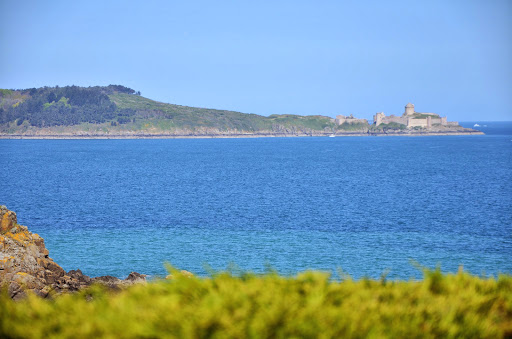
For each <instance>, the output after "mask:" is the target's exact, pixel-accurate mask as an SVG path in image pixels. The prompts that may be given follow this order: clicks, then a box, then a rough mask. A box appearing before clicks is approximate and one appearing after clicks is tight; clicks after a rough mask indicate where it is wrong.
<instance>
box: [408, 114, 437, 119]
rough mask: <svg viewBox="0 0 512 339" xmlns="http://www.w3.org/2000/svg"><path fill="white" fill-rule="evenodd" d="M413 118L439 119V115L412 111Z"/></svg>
mask: <svg viewBox="0 0 512 339" xmlns="http://www.w3.org/2000/svg"><path fill="white" fill-rule="evenodd" d="M412 116H413V119H426V118H427V117H432V119H440V118H441V117H440V116H439V115H437V114H421V113H414V114H413V115H412Z"/></svg>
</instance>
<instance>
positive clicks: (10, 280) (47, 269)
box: [0, 206, 146, 299]
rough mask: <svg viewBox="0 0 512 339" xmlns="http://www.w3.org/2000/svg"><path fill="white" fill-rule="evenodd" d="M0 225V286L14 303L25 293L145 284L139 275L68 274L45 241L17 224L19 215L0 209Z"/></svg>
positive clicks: (46, 294)
mask: <svg viewBox="0 0 512 339" xmlns="http://www.w3.org/2000/svg"><path fill="white" fill-rule="evenodd" d="M0 222H1V223H0V285H2V286H7V289H8V293H9V296H10V297H11V298H13V299H19V298H22V297H23V296H24V295H25V292H26V291H32V292H34V293H35V294H37V295H40V296H42V297H47V296H48V295H49V294H51V292H54V293H61V292H72V291H78V290H79V289H81V288H83V287H87V286H89V285H91V284H93V283H99V284H103V285H106V286H108V287H110V288H114V289H118V288H120V287H122V286H126V285H132V284H135V283H143V282H145V281H146V276H145V275H144V274H139V273H136V272H132V273H130V275H129V276H128V277H127V278H126V279H124V280H121V279H118V278H116V277H111V276H103V277H97V278H91V277H88V276H86V275H84V274H83V273H82V271H80V270H71V271H69V272H66V271H65V270H64V269H63V268H62V267H60V266H59V265H58V264H57V263H55V262H54V261H53V259H51V258H50V257H49V252H48V250H47V249H46V247H45V245H44V240H43V238H41V237H40V236H39V235H37V234H35V233H32V232H30V231H29V230H28V228H27V227H25V226H22V225H19V224H18V221H17V218H16V213H14V212H12V211H9V210H8V209H7V208H6V207H5V206H0Z"/></svg>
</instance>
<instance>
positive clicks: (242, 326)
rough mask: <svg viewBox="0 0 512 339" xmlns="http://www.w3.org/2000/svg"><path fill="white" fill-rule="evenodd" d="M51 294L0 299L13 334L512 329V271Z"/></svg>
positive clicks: (490, 334) (175, 283)
mask: <svg viewBox="0 0 512 339" xmlns="http://www.w3.org/2000/svg"><path fill="white" fill-rule="evenodd" d="M173 274H174V276H175V279H173V280H170V281H157V282H152V283H149V284H147V285H139V286H133V287H131V288H128V289H126V290H124V291H122V292H119V293H112V292H109V291H107V290H105V289H103V288H101V287H98V286H95V287H93V288H91V289H89V290H87V291H83V292H81V293H77V294H70V295H61V296H57V297H55V298H54V300H43V299H40V298H37V297H35V296H30V297H28V298H27V299H26V300H23V301H20V302H13V301H11V300H10V299H9V298H8V297H7V296H6V295H5V293H4V294H3V295H2V296H1V297H0V337H4V338H5V337H7V338H84V337H85V338H97V337H103V338H105V337H106V338H132V337H137V338H160V337H166V338H168V337H170V338H174V337H175V338H210V337H213V338H248V337H249V338H317V337H319V338H340V337H352V338H359V337H378V338H380V337H393V338H399V337H402V338H415V337H468V338H471V337H473V338H500V337H510V336H512V277H511V276H509V275H501V276H499V277H498V278H497V279H494V278H480V277H475V276H471V275H469V274H467V273H463V272H459V273H457V274H448V275H443V274H442V273H441V272H440V271H439V270H436V271H426V273H425V277H424V280H422V281H408V282H405V281H388V282H386V281H385V280H383V281H375V280H365V279H363V280H360V281H353V280H351V279H345V280H344V281H342V282H334V281H332V280H330V277H329V275H328V274H326V273H321V272H305V273H302V274H299V275H297V276H296V277H283V276H280V275H278V274H266V275H263V276H259V275H253V274H244V275H241V276H239V277H235V276H232V275H230V274H227V273H221V274H216V275H214V276H213V277H212V278H196V277H192V278H188V277H186V276H183V275H180V274H179V272H173Z"/></svg>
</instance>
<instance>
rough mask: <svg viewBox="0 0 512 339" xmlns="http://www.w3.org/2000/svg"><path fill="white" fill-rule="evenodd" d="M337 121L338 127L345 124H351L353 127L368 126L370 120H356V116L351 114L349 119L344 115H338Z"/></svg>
mask: <svg viewBox="0 0 512 339" xmlns="http://www.w3.org/2000/svg"><path fill="white" fill-rule="evenodd" d="M335 121H336V124H338V125H343V124H344V123H347V124H351V125H353V124H365V125H368V120H366V119H357V118H354V115H352V114H350V115H349V116H348V117H346V116H344V115H337V116H336V119H335Z"/></svg>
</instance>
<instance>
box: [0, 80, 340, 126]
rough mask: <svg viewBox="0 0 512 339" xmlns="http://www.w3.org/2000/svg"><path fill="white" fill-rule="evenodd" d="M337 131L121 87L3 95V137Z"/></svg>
mask: <svg viewBox="0 0 512 339" xmlns="http://www.w3.org/2000/svg"><path fill="white" fill-rule="evenodd" d="M336 128H337V126H336V124H335V123H334V122H333V120H332V119H331V118H329V117H326V116H300V115H291V114H288V115H271V116H269V117H265V116H261V115H257V114H245V113H240V112H233V111H226V110H216V109H207V108H197V107H187V106H180V105H173V104H166V103H162V102H157V101H154V100H151V99H148V98H144V97H142V96H141V95H140V92H135V91H134V90H133V89H131V88H127V87H124V86H120V85H109V86H95V87H78V86H67V87H43V88H32V89H24V90H5V89H3V90H0V133H3V134H25V135H31V134H35V135H44V134H48V135H52V134H54V135H59V134H71V135H80V134H106V135H108V134H112V135H116V134H117V135H124V134H126V135H129V134H148V135H154V134H170V135H173V134H175V135H210V134H211V135H215V134H226V135H229V134H233V135H236V134H247V133H248V134H251V133H252V134H258V133H262V134H276V133H277V134H298V135H300V134H304V135H308V134H315V133H321V134H324V133H332V132H333V131H334V130H335V129H336Z"/></svg>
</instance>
